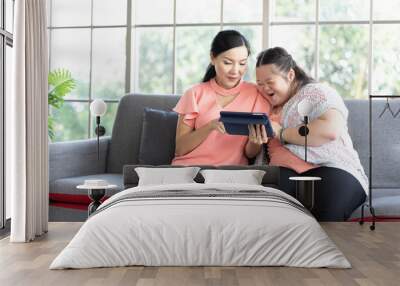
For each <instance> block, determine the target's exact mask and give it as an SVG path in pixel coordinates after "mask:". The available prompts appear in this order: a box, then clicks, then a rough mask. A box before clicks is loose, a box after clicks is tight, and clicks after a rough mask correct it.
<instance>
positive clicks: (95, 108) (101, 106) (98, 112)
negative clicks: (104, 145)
mask: <svg viewBox="0 0 400 286" xmlns="http://www.w3.org/2000/svg"><path fill="white" fill-rule="evenodd" d="M106 111H107V104H106V103H105V102H104V100H102V99H96V100H94V101H92V103H91V104H90V112H91V113H92V114H93V115H94V116H96V125H97V127H96V129H95V133H96V135H97V160H99V159H100V136H103V135H104V134H105V133H106V129H105V128H104V126H101V125H100V117H101V116H103V115H104V114H105V113H106Z"/></svg>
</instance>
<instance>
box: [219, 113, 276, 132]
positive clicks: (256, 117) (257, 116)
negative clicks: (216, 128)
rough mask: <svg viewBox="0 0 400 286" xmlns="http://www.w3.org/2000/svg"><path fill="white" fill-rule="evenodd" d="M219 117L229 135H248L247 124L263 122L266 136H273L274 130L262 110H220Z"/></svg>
mask: <svg viewBox="0 0 400 286" xmlns="http://www.w3.org/2000/svg"><path fill="white" fill-rule="evenodd" d="M220 115H221V117H220V119H219V121H221V122H222V123H224V126H225V130H226V132H227V133H228V134H231V135H245V136H248V135H249V128H248V125H249V124H264V126H265V130H266V131H267V136H268V137H274V131H273V129H272V126H271V122H270V121H269V118H268V115H267V114H266V113H262V112H233V111H221V112H220Z"/></svg>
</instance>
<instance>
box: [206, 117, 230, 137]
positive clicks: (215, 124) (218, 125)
mask: <svg viewBox="0 0 400 286" xmlns="http://www.w3.org/2000/svg"><path fill="white" fill-rule="evenodd" d="M208 124H209V126H210V128H211V130H217V131H218V132H220V133H222V134H224V133H226V131H225V126H224V123H222V122H221V121H219V119H214V120H211V121H210V122H209V123H208Z"/></svg>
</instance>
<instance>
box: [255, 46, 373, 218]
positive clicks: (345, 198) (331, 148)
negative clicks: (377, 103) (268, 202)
mask: <svg viewBox="0 0 400 286" xmlns="http://www.w3.org/2000/svg"><path fill="white" fill-rule="evenodd" d="M256 67H257V69H256V74H257V85H258V87H259V89H260V91H261V92H262V94H263V95H264V96H265V97H266V98H267V99H268V100H269V101H270V103H271V105H272V106H273V110H274V111H273V113H274V114H275V118H274V117H273V118H272V119H273V120H274V119H275V121H273V122H272V125H273V129H274V131H275V135H276V137H275V138H274V139H273V140H271V141H270V142H269V146H268V153H269V158H270V164H271V165H277V166H280V167H281V172H280V173H281V188H282V189H283V190H284V191H285V192H287V193H289V194H292V195H293V194H294V193H295V185H294V183H293V182H291V181H290V180H289V179H288V178H289V177H290V176H295V175H297V174H299V173H301V174H302V175H306V176H317V177H321V178H322V180H321V181H319V182H317V191H316V193H315V208H314V210H313V213H314V215H315V216H316V217H317V218H318V219H319V220H325V221H327V220H329V221H332V220H346V219H347V218H349V216H350V215H351V213H352V211H353V210H354V209H355V208H357V207H358V206H359V205H360V204H362V203H363V202H364V201H365V197H366V191H367V189H368V178H367V177H366V175H365V173H364V170H363V167H362V166H361V163H360V159H359V156H358V153H357V151H356V150H354V148H353V144H352V141H351V138H350V135H349V133H348V129H347V117H348V110H347V108H346V106H345V104H344V102H343V99H342V98H341V97H340V96H339V94H338V93H337V92H336V91H335V90H334V89H332V88H330V87H329V86H327V85H325V84H321V83H317V82H315V81H314V80H313V79H312V78H311V77H309V76H308V75H307V74H306V73H305V72H304V71H303V70H302V69H301V68H300V67H299V66H298V65H297V64H296V62H295V61H294V60H293V58H292V56H291V55H290V54H288V53H287V51H286V50H285V49H283V48H280V47H275V48H271V49H267V50H265V51H263V52H261V53H260V54H259V55H258V58H257V64H256ZM304 100H306V101H308V102H309V105H310V106H311V107H312V108H311V112H310V113H309V125H308V128H309V133H308V135H307V147H308V148H307V159H308V160H307V162H305V161H304V160H303V158H304V144H305V137H304V136H301V135H300V134H299V127H300V126H301V125H302V120H303V117H302V116H301V115H300V114H299V113H298V104H299V103H300V102H302V101H304Z"/></svg>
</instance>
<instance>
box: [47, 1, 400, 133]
mask: <svg viewBox="0 0 400 286" xmlns="http://www.w3.org/2000/svg"><path fill="white" fill-rule="evenodd" d="M273 2H274V3H275V15H279V17H278V16H277V17H275V16H274V17H272V20H273V21H315V1H314V0H275V1H273ZM324 3H327V4H326V5H328V4H329V6H326V5H325V6H326V7H325V8H326V9H325V10H324V11H321V17H324V18H327V19H336V18H337V17H338V15H339V14H340V15H342V16H340V20H343V19H347V18H346V17H353V16H354V15H356V14H357V13H358V11H357V9H356V10H355V9H354V7H353V6H352V7H353V8H352V10H351V11H347V10H346V6H345V5H343V3H342V2H341V1H324ZM328 8H329V9H328ZM388 9H390V7H388ZM323 13H326V14H323ZM343 15H345V17H344V16H343ZM335 17H336V18H335ZM353 18H354V17H353ZM353 18H350V20H352V19H353ZM337 19H339V18H337ZM227 25H228V24H227ZM227 25H224V26H223V28H224V29H226V28H232V26H227ZM374 26H375V27H374V45H373V49H374V58H373V63H372V64H373V69H372V70H373V74H372V78H373V84H374V85H373V91H374V90H380V91H383V90H384V91H385V92H387V93H389V92H390V93H392V94H396V93H397V94H400V77H398V74H399V73H400V68H399V67H400V65H397V64H396V63H397V62H398V61H400V56H399V55H400V41H399V40H398V37H397V38H396V37H395V35H396V33H397V31H398V28H399V26H400V25H398V24H397V25H389V24H385V25H374ZM252 27H253V26H246V25H242V26H240V25H238V26H235V27H233V28H237V29H238V30H239V31H241V32H242V33H243V34H245V35H246V36H247V37H248V39H249V41H250V43H251V45H252V46H253V51H255V53H257V52H258V48H257V41H258V40H257V39H258V38H260V37H261V36H262V35H261V34H260V33H261V30H257V29H253V28H252ZM260 27H261V26H260ZM275 27H288V29H289V32H290V29H291V30H292V33H293V31H294V30H296V31H297V29H298V30H299V31H300V30H301V29H302V28H304V29H303V30H302V31H304V35H303V33H302V34H301V36H299V37H298V38H296V39H295V41H296V42H295V43H294V44H296V45H293V46H294V47H295V51H294V57H295V59H296V60H297V61H298V62H299V63H300V64H301V66H303V68H304V69H305V70H306V71H308V72H309V73H310V75H312V76H314V72H315V26H314V25H311V24H308V25H306V24H305V25H296V26H291V25H286V26H285V25H283V26H279V25H275V26H272V27H271V30H273V29H275ZM219 29H220V26H215V27H214V26H208V27H190V26H187V27H177V28H176V45H175V48H176V53H175V77H176V78H175V84H176V93H177V94H182V92H183V91H184V90H186V89H187V88H189V87H190V86H191V85H193V84H196V83H198V82H200V81H201V78H202V76H203V74H204V72H205V69H206V67H207V64H208V62H209V48H210V43H211V40H212V38H213V36H214V35H215V33H216V32H218V30H219ZM278 30H279V31H284V29H278ZM295 33H296V32H295ZM297 35H298V34H297ZM278 36H282V37H285V36H286V37H287V38H288V40H289V41H288V44H290V43H291V41H292V42H293V39H292V38H291V35H289V36H288V33H286V35H285V34H279V32H278ZM172 41H173V28H172V27H160V28H147V27H140V28H137V29H135V40H134V41H133V45H134V48H133V49H132V63H133V64H132V71H131V74H132V75H135V77H136V80H135V83H134V85H132V86H134V88H135V90H134V91H135V92H140V93H153V94H170V93H172V90H173V88H172V85H173V82H174V80H173V78H172V77H173V72H174V71H173V67H174V63H173V56H174V54H173V42H172ZM318 45H319V49H318V50H319V55H318V58H319V67H318V75H319V81H321V82H326V83H328V84H330V85H331V86H333V87H334V88H335V89H336V90H337V91H338V92H339V94H340V95H341V96H342V97H343V98H364V99H366V98H367V96H368V78H369V76H368V48H369V26H368V24H347V23H346V24H320V26H319V39H318ZM284 47H285V46H284ZM285 48H287V47H285ZM253 70H254V59H252V60H251V61H250V62H249V73H248V75H247V76H246V79H248V80H251V81H254V74H253ZM252 74H253V75H252ZM79 80H81V81H82V79H77V82H78V83H79ZM86 84H87V83H86ZM93 84H95V85H97V86H98V87H99V89H101V90H99V91H96V92H95V97H96V98H103V99H118V98H121V97H122V96H123V95H124V93H123V92H121V90H122V87H123V86H125V83H121V82H118V83H117V82H114V83H113V82H104V83H103V84H102V85H101V86H100V85H99V83H93V82H92V94H93V92H94V90H93ZM117 90H118V92H117ZM132 91H133V90H132ZM76 93H77V94H79V97H78V98H80V99H87V100H88V99H89V95H88V91H87V89H85V90H83V89H82V90H79V84H78V85H77V90H76ZM92 97H93V95H92ZM116 106H117V104H115V107H113V108H112V109H110V114H107V116H108V118H109V120H110V122H108V123H107V124H109V126H112V123H113V119H114V116H115V112H116ZM88 109H89V102H84V103H80V102H76V103H68V104H65V105H64V106H63V107H62V109H60V110H56V109H53V113H54V114H53V116H54V118H56V121H57V122H56V124H55V125H56V136H55V140H57V141H59V140H60V141H62V140H72V139H83V138H87V137H88V136H89V135H88V130H89V129H88V125H89V120H93V119H92V118H89V113H88ZM111 110H112V111H111ZM107 113H108V111H107ZM107 131H110V132H111V128H107Z"/></svg>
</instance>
